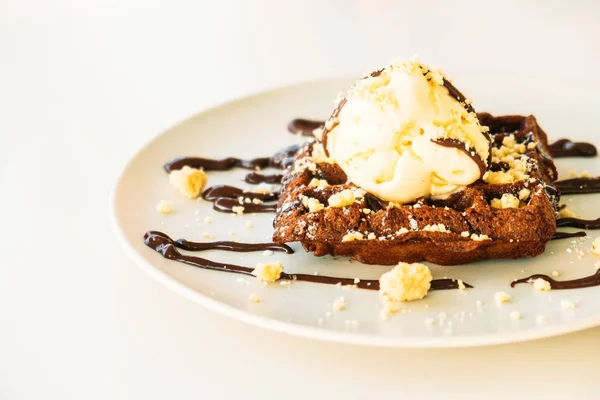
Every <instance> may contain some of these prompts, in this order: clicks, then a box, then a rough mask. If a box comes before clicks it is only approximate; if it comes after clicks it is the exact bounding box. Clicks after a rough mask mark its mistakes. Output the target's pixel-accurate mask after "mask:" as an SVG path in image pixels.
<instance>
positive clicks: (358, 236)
mask: <svg viewBox="0 0 600 400" xmlns="http://www.w3.org/2000/svg"><path fill="white" fill-rule="evenodd" d="M363 239H364V235H363V234H362V233H360V232H348V233H346V234H345V235H344V237H343V238H342V242H352V241H354V240H363Z"/></svg>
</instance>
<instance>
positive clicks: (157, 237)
mask: <svg viewBox="0 0 600 400" xmlns="http://www.w3.org/2000/svg"><path fill="white" fill-rule="evenodd" d="M182 240H183V239H179V240H178V241H174V240H173V239H171V238H170V237H169V236H168V235H166V234H164V233H162V232H158V231H148V232H146V234H145V235H144V244H145V245H146V246H148V247H150V248H151V249H152V250H154V251H156V252H158V253H159V254H161V255H162V256H163V257H164V258H166V259H169V260H174V261H179V262H182V263H185V264H188V265H192V266H194V267H198V268H202V269H208V270H213V271H223V272H232V273H237V274H242V275H252V271H253V270H254V269H253V268H248V267H243V266H241V265H235V264H227V263H217V262H214V261H211V260H207V259H206V258H201V257H196V256H187V255H185V254H182V253H181V252H180V251H179V250H177V247H181V243H180V242H181V241H182ZM187 243H193V242H187ZM216 243H219V242H216ZM221 243H223V242H221ZM207 244H210V243H207ZM234 244H239V243H234ZM262 244H263V245H268V244H272V243H262ZM194 250H197V251H201V250H204V249H194ZM290 250H291V249H290ZM234 251H245V250H234ZM249 251H252V250H249ZM256 251H258V250H256ZM279 279H280V280H282V279H283V280H293V281H304V282H314V283H323V284H328V285H338V284H341V285H356V286H357V287H359V288H361V289H369V290H379V281H378V280H361V281H359V282H358V283H355V282H354V279H353V278H337V277H333V276H321V275H309V274H288V273H285V272H284V273H282V274H281V277H280V278H279ZM463 283H464V282H463ZM464 285H465V286H466V287H468V288H472V287H473V286H471V285H469V284H468V283H464ZM447 289H458V281H456V280H454V279H448V278H445V279H434V280H432V281H431V288H430V290H447Z"/></svg>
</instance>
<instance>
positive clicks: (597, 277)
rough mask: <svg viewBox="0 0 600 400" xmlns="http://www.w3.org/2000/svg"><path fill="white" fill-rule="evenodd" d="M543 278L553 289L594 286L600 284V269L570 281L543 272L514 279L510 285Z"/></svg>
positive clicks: (513, 285)
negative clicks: (559, 279) (558, 279)
mask: <svg viewBox="0 0 600 400" xmlns="http://www.w3.org/2000/svg"><path fill="white" fill-rule="evenodd" d="M538 278H542V279H543V280H545V281H548V282H550V287H551V288H552V290H561V289H581V288H586V287H592V286H599V285H600V270H598V271H596V273H595V274H593V275H590V276H586V277H583V278H579V279H572V280H570V281H557V280H555V279H552V278H551V277H549V276H548V275H543V274H535V275H531V276H528V277H527V278H523V279H517V280H515V281H513V282H512V283H511V284H510V286H511V287H515V285H517V284H519V283H529V282H532V281H534V280H535V279H538Z"/></svg>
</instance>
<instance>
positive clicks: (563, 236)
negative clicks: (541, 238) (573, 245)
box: [550, 231, 587, 240]
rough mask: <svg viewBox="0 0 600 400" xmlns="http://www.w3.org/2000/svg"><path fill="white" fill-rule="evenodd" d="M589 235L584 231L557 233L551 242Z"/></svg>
mask: <svg viewBox="0 0 600 400" xmlns="http://www.w3.org/2000/svg"><path fill="white" fill-rule="evenodd" d="M585 236H587V234H586V233H585V232H583V231H579V232H572V233H571V232H555V233H554V235H552V237H551V238H550V240H560V239H571V238H577V237H585Z"/></svg>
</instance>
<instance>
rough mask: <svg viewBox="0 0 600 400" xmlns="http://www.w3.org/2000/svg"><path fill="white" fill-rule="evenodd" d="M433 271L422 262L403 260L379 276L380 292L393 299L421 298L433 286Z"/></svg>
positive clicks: (383, 295) (385, 297)
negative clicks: (410, 262) (405, 261)
mask: <svg viewBox="0 0 600 400" xmlns="http://www.w3.org/2000/svg"><path fill="white" fill-rule="evenodd" d="M432 279H433V278H432V276H431V271H430V270H429V268H428V267H427V266H426V265H424V264H420V263H413V264H408V263H404V262H401V263H399V264H398V265H397V266H395V267H394V268H393V269H392V270H390V271H388V272H386V273H384V274H383V275H381V277H380V278H379V293H380V294H381V295H382V297H383V298H384V299H388V300H392V301H411V300H420V299H422V298H423V297H425V296H426V295H427V292H428V291H429V289H430V287H431V280H432Z"/></svg>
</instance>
